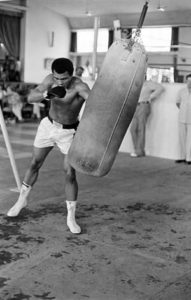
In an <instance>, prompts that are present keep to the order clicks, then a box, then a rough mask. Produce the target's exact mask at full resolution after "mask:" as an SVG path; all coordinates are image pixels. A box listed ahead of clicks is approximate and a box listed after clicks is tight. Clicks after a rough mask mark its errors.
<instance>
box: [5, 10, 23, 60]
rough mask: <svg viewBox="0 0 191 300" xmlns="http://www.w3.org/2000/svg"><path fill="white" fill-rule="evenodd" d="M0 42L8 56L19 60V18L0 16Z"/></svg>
mask: <svg viewBox="0 0 191 300" xmlns="http://www.w3.org/2000/svg"><path fill="white" fill-rule="evenodd" d="M0 40H1V42H2V43H3V44H4V46H5V48H6V49H7V51H8V53H9V55H10V56H12V57H14V58H15V59H19V53H20V17H16V16H9V15H1V14H0Z"/></svg>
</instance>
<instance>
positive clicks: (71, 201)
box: [64, 155, 81, 233]
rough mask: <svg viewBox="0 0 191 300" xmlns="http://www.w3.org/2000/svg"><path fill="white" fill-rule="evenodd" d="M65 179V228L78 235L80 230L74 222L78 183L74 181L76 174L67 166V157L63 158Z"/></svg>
mask: <svg viewBox="0 0 191 300" xmlns="http://www.w3.org/2000/svg"><path fill="white" fill-rule="evenodd" d="M64 171H65V173H66V178H65V193H66V199H67V200H66V206H67V226H68V227H69V229H70V231H71V232H72V233H80V232H81V228H80V226H79V225H78V224H77V223H76V220H75V210H76V200H77V196H78V183H77V180H76V172H75V170H74V169H73V168H72V167H71V166H70V165H69V163H68V157H67V155H66V156H65V158H64Z"/></svg>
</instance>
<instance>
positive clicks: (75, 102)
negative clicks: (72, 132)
mask: <svg viewBox="0 0 191 300" xmlns="http://www.w3.org/2000/svg"><path fill="white" fill-rule="evenodd" d="M82 84H84V83H83V82H82V81H81V80H80V79H78V78H76V77H72V79H71V82H70V84H69V86H68V88H67V89H66V95H65V97H64V98H55V99H53V100H51V104H50V109H49V115H50V117H51V118H52V119H53V120H55V121H57V122H59V123H62V124H73V123H75V122H76V121H77V120H78V115H79V112H80V110H81V108H82V105H83V103H84V99H83V98H82V97H81V96H79V94H78V92H77V87H78V85H82ZM53 85H54V84H53ZM53 85H52V86H53Z"/></svg>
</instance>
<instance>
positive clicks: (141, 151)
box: [137, 103, 151, 156]
mask: <svg viewBox="0 0 191 300" xmlns="http://www.w3.org/2000/svg"><path fill="white" fill-rule="evenodd" d="M140 108H141V109H140V113H139V117H138V136H137V154H138V156H144V155H145V131H146V124H147V119H148V117H149V115H150V111H151V107H150V104H149V103H147V104H141V106H140Z"/></svg>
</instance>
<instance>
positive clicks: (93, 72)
mask: <svg viewBox="0 0 191 300" xmlns="http://www.w3.org/2000/svg"><path fill="white" fill-rule="evenodd" d="M99 23H100V17H95V18H94V46H93V55H92V79H93V80H95V79H96V62H97V40H98V28H99Z"/></svg>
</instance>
